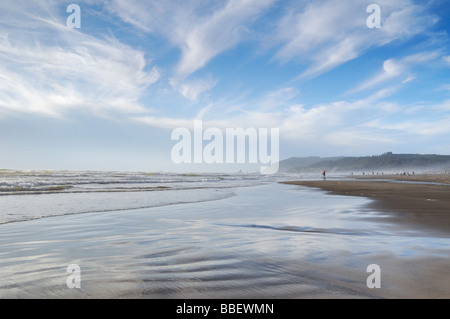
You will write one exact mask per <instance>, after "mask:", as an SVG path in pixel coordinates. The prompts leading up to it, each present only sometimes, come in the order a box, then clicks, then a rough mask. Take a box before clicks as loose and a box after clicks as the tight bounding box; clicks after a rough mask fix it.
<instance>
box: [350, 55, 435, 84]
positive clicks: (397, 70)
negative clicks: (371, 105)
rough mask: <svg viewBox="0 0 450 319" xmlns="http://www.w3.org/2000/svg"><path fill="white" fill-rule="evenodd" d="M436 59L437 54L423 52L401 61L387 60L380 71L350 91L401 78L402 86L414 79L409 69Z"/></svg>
mask: <svg viewBox="0 0 450 319" xmlns="http://www.w3.org/2000/svg"><path fill="white" fill-rule="evenodd" d="M437 57H438V53H437V52H424V53H418V54H414V55H410V56H407V57H404V58H402V59H389V60H386V61H384V63H383V68H382V71H381V72H379V73H378V74H376V75H374V76H373V77H372V78H370V79H368V80H366V81H365V82H363V83H362V84H360V85H358V86H357V87H356V88H354V89H353V90H351V91H350V93H356V92H360V91H363V90H367V89H370V88H373V87H375V86H378V85H381V84H386V83H388V81H389V80H392V79H395V78H398V77H403V78H404V80H403V81H402V82H401V83H402V84H406V83H408V82H410V81H412V80H414V79H415V78H416V76H414V75H412V74H411V69H412V68H413V67H414V66H416V65H418V64H422V63H425V62H428V61H431V60H433V59H436V58H437Z"/></svg>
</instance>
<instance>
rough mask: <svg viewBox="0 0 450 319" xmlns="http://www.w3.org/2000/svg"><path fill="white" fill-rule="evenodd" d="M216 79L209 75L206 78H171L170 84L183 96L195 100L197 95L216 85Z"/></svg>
mask: <svg viewBox="0 0 450 319" xmlns="http://www.w3.org/2000/svg"><path fill="white" fill-rule="evenodd" d="M217 82H218V81H217V80H214V79H213V78H212V77H211V76H209V78H207V79H192V78H190V79H189V80H180V79H177V78H172V79H171V80H170V81H169V83H170V85H171V86H172V87H173V88H174V89H175V90H177V91H178V92H180V94H181V95H183V96H184V97H185V98H187V99H189V100H191V101H197V99H198V98H199V96H200V95H201V94H203V93H205V92H208V91H210V90H211V89H213V88H214V87H215V86H216V85H217Z"/></svg>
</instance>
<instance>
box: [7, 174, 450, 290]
mask: <svg viewBox="0 0 450 319" xmlns="http://www.w3.org/2000/svg"><path fill="white" fill-rule="evenodd" d="M189 184H190V183H189ZM294 184H296V185H286V184H280V183H278V182H273V183H268V184H265V185H260V186H252V187H242V188H239V187H234V188H230V189H229V188H225V189H223V191H226V192H227V193H228V192H233V195H232V196H222V195H221V192H219V190H220V188H218V189H215V190H214V188H212V189H211V192H213V193H219V195H220V196H218V197H214V198H210V199H207V198H204V197H203V196H200V195H204V193H205V190H204V189H195V190H193V189H186V190H183V191H174V190H168V191H165V192H166V196H167V198H170V196H171V195H170V194H171V193H173V194H174V195H173V196H175V194H178V195H177V196H181V197H183V196H185V197H189V198H191V199H193V198H196V199H197V200H198V201H195V202H185V201H184V200H181V199H182V198H181V197H180V198H179V199H177V200H176V201H175V202H174V204H171V205H166V204H165V203H163V205H162V206H158V207H147V208H140V209H134V208H133V207H139V206H141V205H142V204H147V202H148V200H149V198H150V199H151V198H152V197H151V195H152V194H155V193H157V194H159V195H158V196H159V197H160V196H161V194H164V192H153V193H152V192H143V191H140V192H137V193H128V192H127V193H121V195H120V196H117V193H113V194H116V195H115V196H116V199H115V200H114V197H112V195H111V194H110V193H107V192H106V193H105V192H99V193H95V196H94V197H91V195H93V194H91V193H73V194H71V193H68V194H59V193H58V194H48V195H42V194H39V195H37V194H36V195H18V196H3V197H2V198H1V200H2V205H3V207H9V209H8V211H11V212H12V211H13V208H14V205H13V204H14V203H16V202H17V201H18V200H20V205H18V204H17V205H16V206H17V207H20V208H21V210H23V209H24V208H28V209H29V210H30V211H32V210H40V209H39V205H38V204H39V202H38V201H40V202H42V207H43V208H47V209H48V210H51V211H53V210H55V212H57V211H59V210H64V209H65V207H64V206H61V204H64V203H65V205H67V207H66V208H67V209H68V210H70V209H72V210H74V209H75V208H76V207H78V206H76V205H75V204H74V203H76V202H83V207H82V208H83V209H80V212H82V211H83V210H84V207H85V206H86V205H88V206H92V207H94V208H95V210H93V211H92V212H90V213H73V214H64V215H56V214H55V212H52V215H48V216H42V217H40V218H37V219H32V220H17V221H15V222H10V223H6V224H2V225H0V257H1V258H0V298H14V299H15V298H38V299H47V298H63V299H65V298H89V299H90V298H150V299H162V298H164V299H197V298H206V299H210V298H214V299H229V298H232V299H235V298H242V299H253V298H261V299H278V298H286V299H296V298H312V299H318V298H333V299H334V298H450V267H449V264H448V260H449V257H450V245H449V240H448V239H449V233H448V228H447V226H448V224H447V226H446V225H445V223H446V221H448V219H446V215H445V208H444V207H445V206H442V207H441V206H439V205H438V206H436V207H435V206H433V207H435V208H434V209H433V210H431V213H429V214H428V215H427V214H426V213H427V206H426V205H427V204H430V205H437V204H436V203H434V201H433V200H435V202H437V203H439V202H440V201H442V202H445V203H448V200H446V197H445V196H448V193H447V192H446V188H445V187H447V186H445V187H444V186H442V185H432V187H431V188H426V189H427V190H428V191H424V189H422V190H420V189H419V188H417V185H413V184H408V185H406V184H405V185H403V184H398V185H397V184H390V183H386V182H372V181H353V182H338V181H325V182H324V181H318V182H298V183H294ZM133 185H134V184H133ZM298 185H301V186H298ZM325 185H328V186H327V187H329V189H327V191H333V193H327V192H325V191H323V190H322V189H326V188H325ZM305 186H309V187H305ZM319 186H321V188H322V189H317V188H318V187H319ZM426 186H427V187H428V185H426ZM390 187H392V189H396V191H397V192H398V193H396V194H395V193H394V192H395V190H390ZM420 187H422V188H424V186H423V185H420ZM114 189H115V188H114ZM102 190H103V188H102ZM386 190H388V191H386ZM414 191H415V192H416V193H417V195H413V192H414ZM183 194H184V195H183ZM337 194H341V195H352V196H339V195H337ZM382 194H385V195H382ZM401 194H403V195H401ZM354 195H357V196H354ZM366 196H367V197H366ZM377 196H378V197H380V198H383V199H382V200H375V201H374V199H376V198H378V197H377ZM382 196H384V197H382ZM402 196H405V197H407V198H408V199H409V198H412V197H414V198H412V199H414V200H415V201H417V204H416V205H415V206H414V205H410V204H405V203H403V202H404V201H405V200H404V199H402V198H403V197H402ZM397 197H398V198H397ZM68 198H69V199H70V198H71V200H68ZM399 198H400V199H399ZM447 198H448V197H447ZM100 199H102V201H105V203H104V204H102V201H100ZM427 199H431V200H430V201H428V200H427ZM153 200H154V199H153ZM114 201H116V203H115V202H114ZM134 201H139V202H138V203H136V204H133V205H130V208H129V209H125V210H123V209H117V210H114V211H109V210H104V211H98V208H99V207H105V208H108V209H109V207H111V205H112V204H114V203H115V205H118V206H117V208H120V207H122V205H124V203H128V202H130V203H131V202H134ZM180 201H181V202H183V203H179V202H180ZM391 201H392V202H393V203H395V202H398V203H400V204H402V203H403V204H402V205H406V206H403V208H402V209H403V210H404V212H403V213H402V211H401V210H400V208H398V210H395V209H394V208H395V207H391V206H389V205H391ZM9 202H11V203H10V204H8V203H9ZM419 203H420V204H419ZM433 203H434V204H433ZM106 204H107V205H106ZM400 204H398V205H399V206H401V205H400ZM51 205H54V206H51ZM413 206H414V207H413ZM52 207H54V208H52ZM382 207H385V208H382ZM408 207H409V208H408ZM413 208H414V209H417V210H416V211H414V210H412V209H413ZM383 209H385V211H384V210H383ZM40 211H43V209H42V210H40ZM33 216H35V215H33ZM425 222H426V224H425ZM424 225H425V226H424ZM372 264H376V265H379V267H380V269H381V288H379V289H378V288H376V289H371V288H369V287H368V286H367V282H366V280H367V279H368V276H369V275H370V274H369V273H368V272H367V267H368V266H369V265H372ZM69 265H78V266H79V268H80V269H81V277H80V282H81V288H79V289H78V288H75V289H74V288H70V287H69V286H68V285H67V280H68V279H70V274H69V273H68V272H67V268H68V266H69Z"/></svg>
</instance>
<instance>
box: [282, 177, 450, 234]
mask: <svg viewBox="0 0 450 319" xmlns="http://www.w3.org/2000/svg"><path fill="white" fill-rule="evenodd" d="M352 177H353V176H352ZM356 178H357V179H360V180H358V181H334V180H325V181H322V180H321V181H295V182H286V184H294V185H302V186H307V187H314V188H320V189H323V190H325V191H328V192H331V193H333V194H337V195H348V196H362V197H367V198H371V199H373V200H374V201H373V202H372V203H371V204H370V205H371V206H372V207H374V208H376V209H379V210H381V211H388V212H393V213H397V214H393V215H392V218H393V219H395V221H396V222H397V223H398V224H399V226H401V227H405V226H406V225H407V226H408V227H411V229H424V228H425V229H427V230H429V231H432V230H435V231H440V232H442V233H444V234H447V235H450V176H449V175H414V176H407V175H406V176H403V175H384V176H373V175H372V176H359V177H356ZM381 179H382V180H381ZM387 179H389V180H395V181H396V182H395V183H394V182H390V181H386V180H387ZM415 182H420V183H415ZM434 183H435V184H434Z"/></svg>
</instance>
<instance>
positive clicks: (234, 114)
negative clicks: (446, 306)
mask: <svg viewBox="0 0 450 319" xmlns="http://www.w3.org/2000/svg"><path fill="white" fill-rule="evenodd" d="M71 3H74V4H77V5H79V7H80V9H81V28H79V29H71V28H68V27H67V24H66V21H67V18H68V17H69V15H70V13H67V12H66V9H67V7H68V6H69V5H70V4H71ZM372 3H374V4H377V5H379V7H380V8H381V28H379V29H377V28H374V29H370V28H368V27H367V24H366V20H367V18H368V17H369V15H370V13H367V12H366V8H367V6H368V5H369V4H372ZM449 31H450V4H449V3H448V1H446V0H441V1H438V0H436V1H433V0H430V1H412V0H399V1H387V0H381V1H374V0H371V1H364V0H343V1H332V0H322V1H306V0H297V1H286V0H217V1H210V0H184V1H181V0H179V1H175V0H164V1H161V0H149V1H141V0H131V1H130V0H127V1H125V0H84V1H69V2H66V1H56V0H50V1H40V0H39V1H38V0H26V1H25V0H16V1H6V0H2V1H1V2H0V167H3V168H14V169H91V170H146V171H159V170H164V171H171V170H179V169H180V167H179V166H176V165H174V164H173V163H172V161H171V157H170V154H171V149H172V147H173V146H174V144H175V142H174V141H172V140H171V133H172V131H173V130H174V129H175V128H178V127H186V128H192V126H193V121H194V120H195V119H200V120H202V121H203V123H204V126H205V127H217V128H220V129H223V130H224V129H225V128H228V127H230V128H232V127H241V128H249V127H254V128H279V129H280V157H281V159H284V158H288V157H290V156H310V155H318V156H336V155H348V156H360V155H375V154H381V153H384V152H387V151H392V152H394V153H422V154H424V153H439V154H450V147H449V146H450V76H449V75H450V47H449V44H450V42H449ZM184 168H185V169H187V170H195V169H197V167H194V168H193V167H184Z"/></svg>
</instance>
